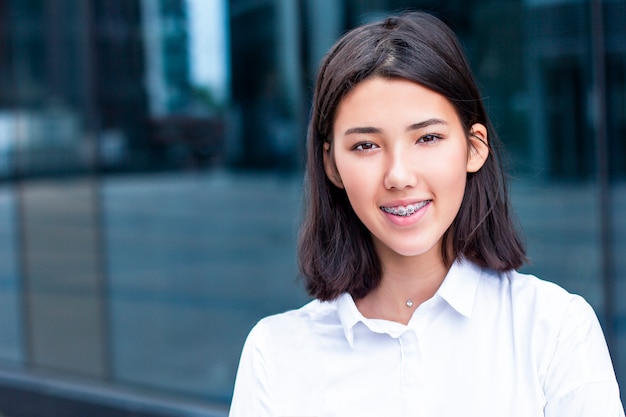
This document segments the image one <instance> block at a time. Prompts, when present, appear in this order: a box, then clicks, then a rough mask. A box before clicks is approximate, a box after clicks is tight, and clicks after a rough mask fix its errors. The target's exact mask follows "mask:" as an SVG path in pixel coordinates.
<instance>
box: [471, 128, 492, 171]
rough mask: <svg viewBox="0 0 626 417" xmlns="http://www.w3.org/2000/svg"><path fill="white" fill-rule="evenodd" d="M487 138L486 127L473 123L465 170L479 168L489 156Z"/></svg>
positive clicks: (476, 169)
mask: <svg viewBox="0 0 626 417" xmlns="http://www.w3.org/2000/svg"><path fill="white" fill-rule="evenodd" d="M488 140H489V139H488V138H487V128H486V127H485V126H484V125H482V124H480V123H475V124H473V125H472V127H471V129H470V136H469V141H470V149H469V154H468V156H467V172H477V171H478V170H480V169H481V168H482V166H483V164H484V163H485V161H486V160H487V157H488V156H489V142H488Z"/></svg>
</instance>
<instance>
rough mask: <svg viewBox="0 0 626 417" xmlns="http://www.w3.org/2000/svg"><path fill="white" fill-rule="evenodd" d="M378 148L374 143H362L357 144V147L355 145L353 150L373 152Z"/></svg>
mask: <svg viewBox="0 0 626 417" xmlns="http://www.w3.org/2000/svg"><path fill="white" fill-rule="evenodd" d="M377 148H378V145H376V144H374V143H372V142H361V143H357V144H356V145H354V147H353V148H352V149H354V150H355V151H371V150H373V149H377Z"/></svg>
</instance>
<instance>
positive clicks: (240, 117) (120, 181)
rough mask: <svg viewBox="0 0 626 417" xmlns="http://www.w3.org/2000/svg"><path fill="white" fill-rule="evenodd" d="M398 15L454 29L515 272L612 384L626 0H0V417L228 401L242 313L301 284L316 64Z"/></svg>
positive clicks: (244, 323) (622, 283)
mask: <svg viewBox="0 0 626 417" xmlns="http://www.w3.org/2000/svg"><path fill="white" fill-rule="evenodd" d="M407 9H419V10H425V11H429V12H431V13H433V14H435V15H437V16H439V17H441V18H442V19H443V20H444V21H446V22H447V23H448V24H450V26H451V27H452V28H453V29H454V30H455V32H456V33H457V34H458V35H459V37H460V38H461V41H462V43H463V44H464V47H465V48H466V51H467V53H468V56H469V58H470V61H471V63H472V66H473V68H474V70H475V72H476V76H477V79H478V80H479V83H480V87H481V89H482V92H483V94H484V96H485V100H486V103H487V106H488V109H489V112H490V114H491V115H492V117H493V120H494V122H495V124H496V125H497V127H498V130H499V133H500V135H501V137H502V139H503V141H504V143H505V145H506V150H507V151H508V154H509V160H508V161H507V162H508V165H509V168H510V172H511V174H512V193H513V203H514V205H515V207H516V210H517V213H518V216H519V219H520V222H521V224H522V227H523V228H524V230H525V232H526V235H527V243H528V247H529V252H530V256H531V259H532V263H531V265H529V266H527V267H526V268H525V269H524V270H525V271H528V272H532V273H536V274H538V275H540V276H541V277H542V278H545V279H548V280H551V281H555V282H557V283H559V284H560V285H562V286H564V287H565V288H567V289H568V290H569V291H571V292H575V293H579V294H581V295H583V296H584V297H585V298H586V299H587V300H589V302H590V303H591V304H592V305H593V306H594V308H595V310H596V312H597V314H598V316H599V317H600V319H601V322H602V325H603V328H604V331H605V333H606V336H607V340H608V341H609V344H610V349H611V352H612V356H613V359H614V364H615V367H616V371H617V373H618V378H619V379H620V381H621V382H622V383H623V384H624V383H626V382H625V381H626V304H625V303H623V302H621V300H622V297H625V296H626V273H625V272H624V271H626V256H624V254H626V216H625V215H624V213H625V212H626V25H624V22H626V0H604V1H602V0H230V1H227V0H0V414H1V415H3V416H8V417H20V416H44V415H63V416H73V415H77V416H78V415H81V416H83V415H90V416H98V415H106V416H114V415H119V416H126V415H129V416H130V415H132V416H144V415H145V416H153V415H154V416H157V415H161V416H220V415H225V413H226V411H227V408H228V403H229V401H230V396H231V392H232V386H233V382H234V376H235V372H236V367H237V362H238V358H239V354H240V351H241V347H242V344H243V341H244V338H245V336H246V334H247V332H248V331H249V329H250V328H251V327H252V326H253V325H254V323H255V322H256V321H257V320H259V319H260V318H261V317H263V316H265V315H268V314H271V313H275V312H279V311H283V310H286V309H289V308H295V307H298V306H300V305H301V304H303V303H304V302H306V301H307V296H306V295H305V294H304V291H303V289H302V286H301V285H300V284H299V282H298V278H297V275H298V272H297V264H296V259H295V240H296V234H297V225H298V221H299V216H300V208H301V204H300V200H301V191H302V178H303V151H304V141H305V131H306V122H307V117H308V111H309V101H310V98H311V92H312V84H313V79H314V76H315V72H316V69H317V65H318V63H319V61H320V59H321V58H322V57H323V55H324V53H325V52H326V50H327V49H328V48H329V47H330V46H331V45H332V44H333V43H334V41H335V40H336V39H337V38H338V37H339V36H340V35H341V34H342V33H344V32H345V31H346V30H348V29H349V28H352V27H354V26H356V25H358V24H361V23H363V22H367V21H370V20H372V19H376V18H380V17H381V16H384V15H386V14H388V13H390V12H394V11H399V10H407ZM86 410H88V411H86ZM98 413H102V414H98Z"/></svg>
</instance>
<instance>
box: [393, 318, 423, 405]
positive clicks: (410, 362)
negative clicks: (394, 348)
mask: <svg viewBox="0 0 626 417" xmlns="http://www.w3.org/2000/svg"><path fill="white" fill-rule="evenodd" d="M398 342H399V345H400V353H401V357H402V409H403V416H407V417H414V416H415V417H417V416H421V415H424V414H423V413H422V412H421V411H422V410H423V409H424V407H423V406H424V404H423V396H424V380H423V378H422V374H421V372H420V369H421V368H422V367H421V363H422V355H421V352H420V347H419V340H418V337H417V334H416V333H415V331H414V330H413V329H407V331H405V332H404V333H403V334H402V335H401V336H400V337H399V338H398Z"/></svg>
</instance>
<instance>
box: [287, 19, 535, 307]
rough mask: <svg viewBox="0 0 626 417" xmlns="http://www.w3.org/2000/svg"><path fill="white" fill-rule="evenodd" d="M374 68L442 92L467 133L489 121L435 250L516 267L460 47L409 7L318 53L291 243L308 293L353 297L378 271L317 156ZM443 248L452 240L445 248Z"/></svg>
mask: <svg viewBox="0 0 626 417" xmlns="http://www.w3.org/2000/svg"><path fill="white" fill-rule="evenodd" d="M373 76H379V77H385V78H390V79H391V78H397V79H405V80H409V81H413V82H415V83H418V84H421V85H422V86H424V87H427V88H429V89H431V90H433V91H435V92H437V93H439V94H441V95H443V96H444V97H446V98H447V99H448V100H449V101H450V102H451V103H452V105H453V106H454V108H455V109H456V111H457V113H458V116H459V119H460V121H461V124H462V126H463V128H464V129H465V131H466V134H467V137H468V143H469V135H470V128H471V126H472V125H473V124H475V123H482V124H483V125H484V126H486V128H487V135H488V136H487V137H488V140H489V144H488V145H489V156H488V157H487V160H486V161H485V163H484V165H483V166H482V168H481V169H480V170H478V171H477V172H475V173H470V174H468V177H467V183H466V187H465V194H464V196H463V202H462V204H461V208H460V210H459V213H458V214H457V216H456V218H455V219H454V221H453V222H452V225H451V226H450V228H449V229H448V230H447V231H446V233H445V234H444V236H443V245H442V255H443V259H444V262H445V263H446V264H448V263H449V262H450V260H451V257H452V258H457V257H463V258H465V259H468V260H470V261H472V262H474V263H476V264H478V265H480V266H482V267H487V268H492V269H494V270H498V271H507V270H511V269H516V268H519V267H520V266H521V265H522V264H523V263H524V262H525V261H526V255H525V249H524V246H523V244H522V241H521V239H520V237H519V235H518V233H517V231H516V229H515V227H514V224H513V222H512V220H511V215H510V210H509V202H508V192H507V188H506V182H505V179H504V175H503V170H502V166H501V162H500V157H499V147H500V141H499V139H498V136H497V134H496V132H495V130H494V128H493V126H492V124H491V122H490V121H489V117H488V116H487V113H486V111H485V107H484V105H483V102H482V100H481V96H480V93H479V91H478V88H477V87H476V83H475V81H474V78H473V75H472V71H471V69H470V67H469V64H468V62H467V59H466V57H465V54H464V52H463V50H462V48H461V46H460V44H459V42H458V40H457V38H456V36H455V34H454V33H453V32H452V30H451V29H450V28H448V26H446V25H445V24H444V23H443V22H441V21H440V20H439V19H437V18H436V17H434V16H431V15H429V14H426V13H419V12H412V13H406V14H403V15H399V16H394V17H389V18H387V19H385V20H384V21H381V22H376V23H370V24H366V25H364V26H361V27H358V28H356V29H353V30H352V31H350V32H348V33H347V34H345V35H344V36H343V37H342V38H341V39H339V41H337V43H336V44H335V45H334V46H333V47H332V48H331V50H330V51H329V53H328V55H327V56H326V57H325V58H324V60H323V61H322V63H321V67H320V70H319V73H318V77H317V80H316V84H315V91H314V96H313V105H312V110H311V119H310V123H309V129H308V137H307V171H306V180H305V181H306V182H305V188H306V190H305V212H304V219H303V224H302V227H301V231H300V237H299V247H298V256H299V264H300V270H301V273H302V275H303V277H304V279H305V282H306V287H307V290H308V292H309V294H310V295H312V296H313V297H316V298H318V299H320V300H332V299H334V298H336V297H338V296H339V295H341V294H342V293H345V292H348V293H350V294H351V295H352V296H353V297H354V298H356V299H358V298H362V297H364V296H365V295H366V294H367V293H368V292H369V291H371V290H372V289H374V288H376V286H377V285H378V284H379V282H380V279H381V266H380V261H379V259H378V256H377V254H376V252H375V250H374V246H373V243H372V238H371V235H370V233H369V231H368V230H367V229H366V228H365V226H364V225H363V224H362V223H361V221H360V220H359V218H358V217H357V216H356V214H355V213H354V211H353V210H352V207H351V205H350V203H349V201H348V198H347V195H346V193H345V191H344V190H343V189H340V188H338V187H336V186H335V185H333V184H332V182H330V181H329V179H328V178H327V176H326V173H325V171H324V164H323V146H324V143H325V142H331V141H332V130H333V123H334V118H335V112H336V109H337V106H338V105H339V103H340V102H341V100H342V99H343V97H344V96H345V95H346V94H347V93H348V92H349V91H350V90H351V89H352V88H353V87H354V86H356V85H357V84H358V83H360V82H361V81H363V80H365V79H367V78H370V77H373ZM444 248H451V253H450V252H449V251H448V250H446V249H444Z"/></svg>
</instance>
